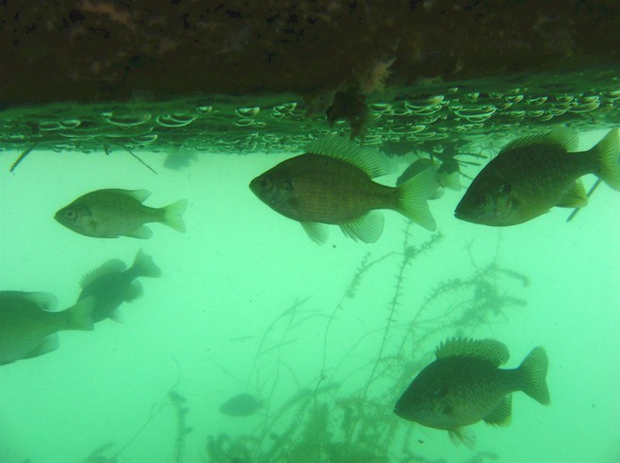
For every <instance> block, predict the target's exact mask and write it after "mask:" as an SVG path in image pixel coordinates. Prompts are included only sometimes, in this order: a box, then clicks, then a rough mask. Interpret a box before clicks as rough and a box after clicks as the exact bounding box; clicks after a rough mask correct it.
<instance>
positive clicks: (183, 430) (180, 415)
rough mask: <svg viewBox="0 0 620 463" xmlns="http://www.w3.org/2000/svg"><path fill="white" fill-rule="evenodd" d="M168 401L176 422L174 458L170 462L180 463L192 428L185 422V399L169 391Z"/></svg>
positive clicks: (175, 392)
mask: <svg viewBox="0 0 620 463" xmlns="http://www.w3.org/2000/svg"><path fill="white" fill-rule="evenodd" d="M168 399H169V400H170V403H172V406H173V407H174V411H175V415H176V420H177V426H176V439H175V441H174V456H173V460H172V461H173V462H174V463H182V462H183V453H184V451H185V439H186V438H187V436H188V434H189V433H191V432H192V428H191V427H190V426H187V422H186V417H187V412H188V411H189V409H188V408H187V406H186V405H185V402H186V399H185V397H184V396H182V395H181V394H179V393H178V392H177V391H176V390H174V389H170V392H168Z"/></svg>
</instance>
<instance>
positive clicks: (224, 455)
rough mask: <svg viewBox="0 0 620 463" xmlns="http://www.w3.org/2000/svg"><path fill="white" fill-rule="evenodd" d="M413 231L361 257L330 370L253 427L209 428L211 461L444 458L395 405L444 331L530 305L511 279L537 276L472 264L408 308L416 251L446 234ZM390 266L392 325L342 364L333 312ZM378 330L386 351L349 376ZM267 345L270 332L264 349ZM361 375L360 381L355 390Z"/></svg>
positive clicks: (346, 295) (469, 329) (485, 455)
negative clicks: (339, 317) (417, 238)
mask: <svg viewBox="0 0 620 463" xmlns="http://www.w3.org/2000/svg"><path fill="white" fill-rule="evenodd" d="M411 228H412V227H411V225H407V227H406V229H405V233H404V241H403V245H402V249H401V250H400V251H399V252H392V253H388V254H385V255H382V256H379V257H375V258H372V257H371V254H370V253H368V254H367V255H366V257H365V258H364V259H363V261H362V262H361V264H360V266H359V267H358V269H357V270H356V272H355V274H354V276H353V278H352V280H351V282H350V284H349V285H348V287H347V288H345V290H344V292H343V295H342V298H341V300H340V302H339V304H338V305H337V306H336V307H335V309H334V311H333V312H332V314H331V316H330V317H329V318H328V320H327V323H326V330H325V351H324V352H323V367H322V369H321V371H320V372H319V374H318V375H317V379H316V380H315V381H314V382H313V384H311V385H309V386H307V387H302V388H300V389H299V390H298V391H297V392H295V393H294V394H292V395H291V396H290V397H289V398H288V399H286V400H284V401H283V402H282V403H281V404H280V405H279V406H278V407H274V406H273V404H272V403H268V404H266V405H265V407H266V409H267V411H266V415H265V417H264V419H263V420H262V422H261V423H260V424H259V425H258V426H257V427H256V428H255V430H254V431H253V432H249V433H241V434H238V435H233V434H229V433H220V434H217V435H210V436H209V437H208V439H207V444H206V458H205V461H209V462H214V463H224V462H226V463H230V462H234V463H250V462H252V463H268V462H300V463H305V462H313V463H317V462H319V463H321V462H334V463H339V462H342V463H344V462H386V463H387V462H420V463H427V462H443V461H445V460H443V459H436V460H432V459H427V458H425V457H424V448H423V442H424V439H423V438H420V437H419V436H418V435H416V434H417V433H416V429H419V428H417V427H416V426H415V425H412V424H411V423H408V422H405V421H403V420H400V419H398V418H396V417H395V415H394V414H393V411H392V410H393V403H394V401H395V400H396V398H397V397H398V395H399V394H400V393H402V391H403V390H404V389H405V388H406V386H407V385H408V383H409V382H410V381H411V378H412V377H413V375H414V374H415V373H416V372H418V371H420V370H421V369H422V367H423V366H424V365H425V364H426V363H428V362H427V360H428V358H429V357H428V356H429V348H430V346H431V343H433V342H435V341H436V340H437V339H442V338H444V337H445V336H446V335H448V336H449V335H459V336H462V335H472V334H473V333H475V331H476V330H477V329H478V328H480V327H481V326H483V325H485V324H488V323H494V322H496V321H497V320H498V319H500V320H501V319H502V318H503V317H506V313H507V312H508V310H509V309H510V308H514V307H522V306H524V305H525V304H526V302H525V301H524V300H523V299H520V298H518V297H516V296H513V295H511V294H510V293H508V292H507V291H506V288H505V286H509V285H510V284H511V283H515V282H516V283H517V284H518V285H519V286H521V287H525V286H527V285H528V284H529V280H528V278H527V277H526V276H525V275H523V274H521V273H519V272H517V271H514V270H511V269H506V268H502V267H500V266H499V265H498V264H497V263H490V264H488V265H486V266H485V267H483V268H474V271H473V272H472V273H470V274H469V275H468V276H465V277H458V278H453V279H449V280H446V281H443V282H441V283H439V284H438V285H437V286H436V287H435V288H433V289H431V290H430V291H429V292H428V294H427V296H426V297H425V298H424V299H423V300H422V302H421V303H420V304H419V305H418V306H417V307H415V308H414V309H413V310H410V309H412V308H411V307H408V305H406V304H405V303H404V302H403V301H404V298H403V292H404V291H405V290H406V288H407V287H408V286H409V285H410V284H411V281H410V280H411V277H412V275H413V274H414V273H415V271H417V270H419V269H417V268H416V258H418V257H420V256H421V255H422V254H425V253H428V252H432V250H433V248H434V247H435V245H436V244H437V243H438V242H439V241H441V240H442V236H441V235H440V234H434V235H432V236H431V237H430V238H429V239H428V240H426V241H423V242H421V243H416V244H413V236H412V234H411ZM390 266H395V267H396V274H395V285H394V288H393V292H392V297H391V299H390V300H388V301H387V302H386V306H385V308H384V309H383V310H386V312H387V314H386V315H387V318H386V323H385V325H384V326H383V327H382V328H381V329H379V330H377V331H376V333H371V334H368V335H366V336H364V339H360V340H358V341H357V342H356V343H355V344H354V345H353V346H352V348H351V350H350V351H349V352H346V353H342V352H340V355H342V358H341V359H340V360H339V361H338V362H336V365H335V366H334V365H333V364H332V363H331V362H329V361H328V355H327V353H326V352H327V345H328V338H329V336H330V326H331V323H332V320H333V319H334V316H335V314H336V313H338V312H341V311H342V310H344V308H345V306H346V305H348V304H351V303H353V302H355V299H356V297H357V296H358V292H359V291H360V290H361V289H363V286H364V281H365V280H369V281H372V277H373V272H375V273H376V272H385V270H386V267H387V268H389V267H390ZM295 307H296V306H293V308H295ZM290 310H291V309H289V312H288V314H289V315H290ZM377 333H378V338H377V339H375V340H376V341H377V342H378V344H379V348H378V349H377V351H378V354H377V356H376V358H375V360H374V361H372V362H370V363H369V364H366V365H362V366H358V367H356V368H358V369H357V371H355V372H354V373H352V374H351V373H349V374H346V373H344V372H343V369H344V368H343V367H342V364H343V361H344V360H343V359H346V357H348V356H349V355H350V354H351V353H352V352H353V351H354V350H355V349H357V348H358V347H359V346H360V345H361V344H362V343H364V342H366V341H367V339H368V337H372V336H373V335H374V334H377ZM263 343H264V339H263V342H261V348H262V345H263ZM343 354H344V355H343ZM360 378H363V381H360ZM353 380H355V381H353ZM353 382H354V383H355V385H354V386H353V387H351V383H353ZM446 441H447V440H446ZM496 459H498V456H497V455H496V454H495V453H492V452H484V451H481V452H478V453H476V454H474V455H473V457H470V458H469V459H464V460H463V461H467V462H483V461H492V460H496Z"/></svg>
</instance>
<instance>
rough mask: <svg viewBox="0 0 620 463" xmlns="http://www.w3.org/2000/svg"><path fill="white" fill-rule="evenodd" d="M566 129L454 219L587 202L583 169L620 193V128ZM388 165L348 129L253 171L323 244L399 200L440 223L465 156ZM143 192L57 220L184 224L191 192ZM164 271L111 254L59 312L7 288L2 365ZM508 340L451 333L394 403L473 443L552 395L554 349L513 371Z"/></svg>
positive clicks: (78, 202)
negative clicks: (474, 429) (596, 137)
mask: <svg viewBox="0 0 620 463" xmlns="http://www.w3.org/2000/svg"><path fill="white" fill-rule="evenodd" d="M577 145H578V140H577V138H576V136H575V135H574V134H572V133H571V132H570V131H568V130H567V129H563V128H558V129H556V130H553V131H551V132H549V133H545V134H540V135H535V136H529V137H523V138H518V139H516V140H513V141H512V142H510V143H508V144H507V145H506V146H505V147H504V148H503V149H502V150H501V151H500V152H499V154H498V155H497V156H496V157H495V158H494V159H492V160H490V161H489V162H488V163H487V164H486V166H484V168H483V169H482V170H481V171H480V172H479V173H478V175H477V176H476V177H475V178H474V179H473V181H472V182H471V185H470V186H469V187H468V188H467V189H466V191H465V193H464V195H463V197H462V199H461V200H460V202H459V203H458V205H457V206H456V209H455V213H454V214H455V217H456V218H457V219H460V220H463V221H466V222H471V223H473V224H483V225H488V226H511V225H518V224H522V223H524V222H527V221H530V220H532V219H535V218H537V217H539V216H541V215H542V214H544V213H546V212H547V211H549V210H550V209H552V208H554V207H570V208H581V207H584V206H585V205H586V204H587V202H588V197H587V194H586V191H585V187H584V185H583V183H582V181H581V177H583V176H584V175H586V174H594V175H595V176H597V177H598V178H600V179H601V180H602V181H603V182H605V183H606V184H607V185H609V186H610V187H611V188H613V189H614V190H617V191H620V131H619V129H613V130H611V131H609V132H608V133H607V134H606V135H605V136H604V137H603V138H602V139H601V140H600V141H599V142H598V143H597V144H596V145H595V146H594V147H592V148H591V149H589V150H586V151H583V152H578V151H577ZM386 174H388V169H387V165H386V163H385V159H384V156H383V155H382V154H381V153H380V152H378V151H376V150H374V149H372V148H366V147H360V146H358V145H356V144H355V143H354V142H352V141H350V140H348V139H345V138H343V137H335V136H332V137H324V138H319V139H317V140H316V141H315V142H313V143H311V144H310V145H309V146H308V147H307V150H306V152H305V153H303V154H300V155H297V156H294V157H291V158H289V159H287V160H285V161H283V162H281V163H279V164H277V165H275V166H274V167H272V168H271V169H269V170H267V171H266V172H263V173H262V174H260V175H258V176H256V177H255V178H254V179H253V180H252V181H251V182H250V184H249V187H250V189H251V191H252V192H253V193H254V194H255V195H256V196H257V197H258V198H259V199H260V200H261V201H262V202H264V203H265V204H266V205H267V206H269V207H270V208H271V209H273V210H274V211H276V212H277V213H278V214H280V215H282V216H284V217H286V218H288V219H291V220H294V221H297V222H299V223H300V224H301V226H302V228H303V230H304V231H305V232H306V234H307V235H308V236H309V237H310V238H311V239H312V240H313V241H314V242H316V243H318V244H323V243H325V242H326V241H327V239H328V230H329V228H328V227H329V226H334V225H335V226H338V227H339V228H340V229H341V230H342V232H343V233H344V234H345V235H346V236H348V237H350V238H352V239H354V240H359V241H362V242H365V243H374V242H376V241H377V240H378V239H379V238H380V236H381V234H382V231H383V228H384V216H383V214H382V213H381V212H379V211H380V210H392V211H396V212H398V213H399V214H401V215H403V216H405V217H406V218H407V219H409V220H411V221H413V222H414V223H416V224H418V225H419V226H421V227H422V228H425V229H427V230H431V231H432V230H435V229H436V226H437V225H436V222H435V218H434V217H433V215H432V213H431V211H430V208H429V204H428V201H429V200H432V199H438V198H440V197H441V196H442V195H443V193H444V190H445V189H446V188H448V189H451V190H453V191H459V190H460V189H461V188H462V186H461V181H462V177H463V176H462V175H461V171H460V166H459V164H458V162H457V161H454V160H452V161H443V162H441V163H440V162H438V161H437V160H435V159H433V158H432V157H431V158H420V159H418V160H416V161H415V162H413V163H412V164H411V166H410V167H409V168H407V169H406V170H405V171H404V172H403V173H402V174H401V175H400V177H399V178H398V181H397V182H396V186H395V187H392V186H389V185H386V184H384V182H382V181H381V182H379V181H376V180H375V179H376V178H379V177H382V176H385V175H386ZM149 195H150V193H149V192H148V191H146V190H123V189H115V188H110V189H102V190H97V191H92V192H88V193H85V194H83V195H82V196H79V197H78V198H77V199H75V200H74V201H72V202H71V203H70V204H68V205H67V206H65V207H63V208H61V209H59V210H58V211H57V212H56V214H55V215H54V218H55V220H56V221H57V222H59V223H60V224H61V225H63V226H65V227H66V228H68V229H70V230H72V231H73V232H75V233H78V234H80V235H84V236H87V237H93V238H118V237H122V236H125V237H132V238H139V239H147V238H150V237H151V235H152V232H151V230H150V229H149V228H148V227H147V226H146V224H147V223H152V222H155V223H163V224H165V225H167V226H169V227H171V228H173V229H175V230H177V231H179V232H184V231H185V223H184V221H183V213H184V212H185V210H186V209H187V206H188V201H187V200H185V199H183V200H180V201H177V202H174V203H172V204H170V205H169V206H166V207H162V208H152V207H148V206H145V205H144V204H143V203H144V201H145V200H146V199H147V198H148V197H149ZM160 276H161V271H160V269H159V267H158V266H157V265H155V263H154V262H153V259H152V258H151V257H149V256H147V255H146V254H144V253H143V252H142V250H139V251H138V252H137V254H136V257H135V260H134V262H133V264H132V266H131V267H129V268H128V267H127V265H126V264H125V263H124V262H122V261H121V260H118V259H113V260H109V261H107V262H105V263H103V264H102V265H101V266H100V267H98V268H96V269H94V270H93V271H91V272H90V273H89V274H87V275H86V276H85V277H84V279H83V280H82V283H81V288H80V293H79V295H78V297H77V300H76V301H75V303H74V304H73V305H71V306H70V307H68V308H67V309H65V310H63V311H60V312H58V311H55V310H54V308H55V306H56V305H57V302H56V300H55V297H54V296H53V295H51V294H47V293H40V292H21V291H0V365H5V364H10V363H13V362H16V361H18V360H23V359H31V358H35V357H39V356H41V355H44V354H47V353H50V352H52V351H54V350H55V349H57V348H58V346H59V340H58V332H60V331H65V330H93V329H94V324H95V323H100V322H102V321H104V320H105V319H107V318H112V319H115V320H119V319H120V312H119V311H120V307H121V306H122V305H123V304H124V303H127V302H131V301H134V300H136V299H137V298H139V297H140V295H141V294H142V287H141V285H140V282H139V279H140V278H143V277H147V278H157V277H160ZM508 357H509V355H508V349H507V347H506V346H505V345H504V344H502V343H501V342H499V341H495V340H490V339H484V340H472V339H466V338H450V339H447V340H446V341H444V342H442V343H441V344H440V345H439V347H438V348H437V349H436V351H435V360H434V361H433V362H431V363H430V364H429V365H427V366H426V367H425V368H424V369H422V371H420V372H419V373H418V374H417V376H416V377H415V378H414V379H413V381H412V382H411V384H410V385H409V387H408V388H407V389H406V390H405V391H404V392H403V393H402V395H401V397H400V398H399V399H398V400H397V401H396V404H395V407H394V413H395V414H396V415H397V416H399V417H401V418H403V419H405V420H409V421H414V422H417V423H419V424H420V425H423V426H427V427H430V428H436V429H440V430H445V431H448V433H449V435H450V438H451V439H452V441H453V442H455V443H459V442H460V443H464V444H466V445H467V446H469V447H473V445H474V438H473V436H472V434H471V433H470V432H469V431H468V430H467V429H464V428H465V427H467V426H470V425H473V424H475V423H477V422H479V421H485V422H486V423H489V424H493V425H498V426H504V425H507V424H508V423H509V422H510V419H511V415H512V393H513V392H517V391H522V392H524V393H525V394H527V395H528V396H530V397H531V398H533V399H534V400H536V401H537V402H539V403H541V404H545V405H546V404H549V402H550V399H549V391H548V388H547V384H546V375H547V370H548V359H547V355H546V353H545V350H544V349H543V348H542V347H536V348H534V349H533V350H532V351H531V352H530V353H529V354H528V355H527V356H526V357H525V359H524V360H523V362H522V363H521V365H520V366H519V367H517V368H515V369H500V368H499V367H500V366H501V365H503V364H504V363H506V362H507V361H508ZM262 406H263V401H262V400H259V399H257V398H256V397H255V396H254V395H252V394H249V393H243V394H239V395H237V396H234V397H232V398H231V399H229V400H228V401H227V402H225V403H224V404H222V406H221V407H220V411H221V413H223V414H226V415H229V416H237V417H242V416H249V415H252V414H254V413H256V412H257V410H259V409H260V408H261V407H262Z"/></svg>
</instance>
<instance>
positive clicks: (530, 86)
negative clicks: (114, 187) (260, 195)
mask: <svg viewBox="0 0 620 463" xmlns="http://www.w3.org/2000/svg"><path fill="white" fill-rule="evenodd" d="M0 25H1V27H0V56H1V57H2V65H1V66H0V81H1V82H2V85H1V86H0V109H2V111H1V112H0V149H2V150H18V151H25V150H28V149H35V150H38V149H52V150H56V151H64V150H73V149H77V150H81V151H85V152H91V151H98V150H102V149H103V150H106V151H107V150H111V149H116V148H118V147H122V148H123V149H128V150H143V149H148V150H151V151H153V150H193V151H200V150H207V149H208V150H209V151H223V152H237V153H238V152H249V151H281V150H286V151H290V150H292V149H295V148H296V147H297V146H298V145H299V146H301V145H302V144H303V143H305V142H307V141H308V139H309V138H312V137H314V136H316V135H317V134H319V133H321V132H322V131H325V130H327V129H330V128H331V129H333V130H340V131H342V132H348V133H349V134H350V135H351V136H352V137H355V138H359V139H360V140H362V141H363V142H364V143H367V144H379V143H381V144H386V143H387V144H388V145H390V146H392V147H393V149H388V151H390V152H391V154H398V153H399V152H400V151H402V150H405V149H406V148H407V147H410V146H415V147H419V148H421V149H436V147H437V146H438V145H441V146H445V147H447V148H446V149H447V151H448V152H450V151H455V150H456V151H458V149H459V143H466V142H468V141H471V140H475V139H477V138H480V137H485V138H488V137H491V138H492V137H493V136H495V135H497V136H498V137H499V136H503V135H505V133H506V131H507V130H511V131H516V132H517V133H519V132H523V133H526V132H530V131H535V130H541V126H545V127H546V126H553V125H556V124H564V125H568V126H571V127H574V128H575V129H576V130H583V129H589V128H592V127H600V126H609V125H614V124H617V123H618V122H619V121H620V110H619V109H618V104H617V103H618V102H619V101H620V79H619V77H618V76H620V64H619V63H620V49H619V48H618V47H617V43H616V42H617V41H616V40H613V38H615V37H616V36H617V31H618V30H620V3H619V2H617V1H616V0H608V1H602V0H598V1H593V2H582V1H578V0H568V1H565V2H537V1H533V0H532V1H523V2H511V1H466V2H454V1H448V0H426V1H415V0H411V1H409V2H396V1H395V2H373V1H352V2H340V1H319V2H312V3H311V2H288V1H283V0H267V1H262V2H186V1H180V0H179V1H166V2H164V1H150V2H119V1H106V0H102V1H96V0H84V1H60V2H54V3H49V4H42V3H41V2H31V3H25V2H24V3H23V4H22V5H16V4H15V3H13V2H8V4H3V5H0ZM443 149H444V148H442V150H443Z"/></svg>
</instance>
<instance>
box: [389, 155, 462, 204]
mask: <svg viewBox="0 0 620 463" xmlns="http://www.w3.org/2000/svg"><path fill="white" fill-rule="evenodd" d="M426 169H433V170H434V172H435V180H436V181H437V189H436V190H435V192H434V193H433V194H432V195H431V196H430V197H429V199H439V198H441V197H442V196H443V194H444V189H445V188H449V189H451V190H454V191H458V190H460V189H461V182H460V171H459V165H458V162H457V161H456V160H454V159H446V160H445V161H443V162H438V161H435V160H433V159H429V158H419V159H416V160H415V161H414V162H413V163H411V165H410V166H409V167H407V168H406V169H405V170H404V171H403V173H402V174H401V175H400V177H398V179H397V180H396V186H400V185H402V184H403V183H405V182H406V181H407V180H409V179H410V178H413V177H415V176H416V175H417V174H419V173H420V172H422V171H424V170H426Z"/></svg>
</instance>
